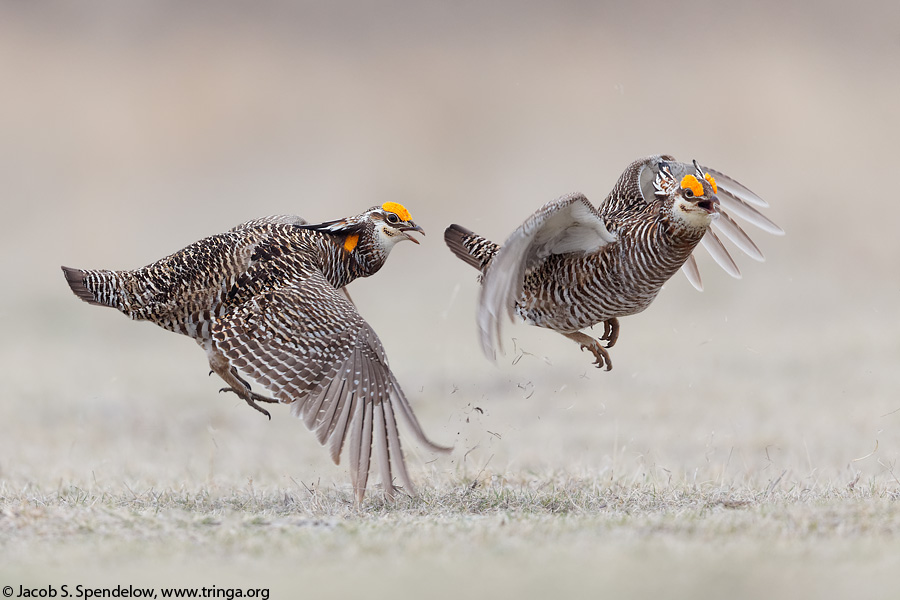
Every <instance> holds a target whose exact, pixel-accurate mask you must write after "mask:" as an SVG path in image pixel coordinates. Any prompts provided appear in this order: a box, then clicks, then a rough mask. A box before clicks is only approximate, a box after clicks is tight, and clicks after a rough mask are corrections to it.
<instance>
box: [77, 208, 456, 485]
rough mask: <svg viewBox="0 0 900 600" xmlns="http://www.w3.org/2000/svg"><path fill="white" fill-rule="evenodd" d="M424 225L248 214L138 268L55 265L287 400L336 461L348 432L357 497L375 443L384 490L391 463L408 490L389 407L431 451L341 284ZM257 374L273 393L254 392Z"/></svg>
mask: <svg viewBox="0 0 900 600" xmlns="http://www.w3.org/2000/svg"><path fill="white" fill-rule="evenodd" d="M410 231H419V232H422V229H421V227H419V226H418V225H416V224H415V223H414V222H413V220H412V217H411V216H410V214H409V212H408V211H407V210H406V208H404V207H403V206H401V205H400V204H397V203H394V202H388V203H385V204H383V205H382V206H376V207H373V208H371V209H369V210H367V211H365V212H363V213H361V214H359V215H356V216H353V217H349V218H346V219H339V220H336V221H328V222H325V223H318V224H309V223H307V222H306V221H304V220H303V219H301V218H300V217H295V216H274V217H264V218H261V219H255V220H253V221H247V222H246V223H242V224H241V225H238V226H237V227H235V228H233V229H231V230H229V231H227V232H225V233H222V234H218V235H214V236H211V237H208V238H205V239H202V240H200V241H199V242H196V243H194V244H191V245H190V246H188V247H187V248H184V249H183V250H180V251H178V252H176V253H174V254H171V255H169V256H167V257H165V258H163V259H161V260H158V261H156V262H155V263H153V264H151V265H148V266H146V267H143V268H141V269H136V270H134V271H102V270H79V269H72V268H69V267H63V268H62V269H63V272H64V273H65V276H66V280H67V281H68V283H69V286H70V287H71V288H72V291H73V292H74V293H75V294H76V295H77V296H78V297H79V298H81V299H82V300H84V301H86V302H88V303H90V304H99V305H103V306H111V307H114V308H116V309H118V310H120V311H121V312H123V313H125V314H126V315H128V316H130V317H131V318H132V319H138V320H148V321H152V322H153V323H156V324H157V325H159V326H161V327H163V328H165V329H168V330H169V331H174V332H176V333H181V334H184V335H188V336H190V337H192V338H194V339H195V340H196V341H197V343H198V344H200V345H201V346H202V347H203V348H204V349H205V350H206V353H207V357H208V359H209V364H210V368H211V369H212V370H213V372H215V373H216V374H218V375H219V376H220V377H221V378H222V379H223V380H224V381H225V382H226V384H227V385H228V387H225V388H222V390H221V391H230V392H234V393H235V394H237V395H238V396H239V397H241V398H242V399H243V400H244V401H246V402H247V404H249V405H250V406H251V407H253V408H255V409H256V410H258V411H260V412H261V413H263V414H265V415H266V416H268V417H269V418H271V415H270V414H269V412H268V411H267V410H266V409H264V408H262V407H261V406H259V404H257V403H258V402H281V403H286V404H290V405H291V407H292V412H293V413H294V414H295V415H296V416H298V417H300V418H302V419H303V420H304V422H305V423H306V425H307V427H309V428H310V429H312V430H313V431H314V432H315V434H316V437H317V439H318V440H319V442H320V443H321V444H323V445H324V444H326V443H328V448H329V452H330V454H331V458H332V460H334V462H335V463H338V462H339V460H340V456H341V452H342V449H343V447H344V442H345V440H346V439H347V436H348V434H349V438H350V448H349V452H350V478H351V482H352V484H353V488H354V492H355V495H356V498H357V501H359V502H361V501H362V499H363V497H364V496H365V491H366V484H367V481H368V475H369V462H370V457H371V452H372V449H373V448H374V449H375V454H376V462H377V464H378V468H379V471H380V473H381V479H382V485H383V487H384V492H385V495H386V496H387V497H389V498H390V497H393V494H394V490H395V488H394V483H393V476H392V464H393V467H394V468H396V470H397V473H398V475H399V478H400V480H401V483H402V485H403V486H404V487H405V489H406V490H407V491H408V492H409V493H415V488H414V486H413V484H412V481H411V479H410V476H409V473H408V471H407V469H406V464H405V460H404V457H403V452H402V449H401V446H400V437H399V432H398V430H397V419H396V417H395V412H399V413H400V414H401V415H402V417H403V420H405V421H406V424H407V425H408V426H409V429H410V430H411V431H412V433H413V435H414V436H415V437H416V439H417V440H418V441H419V443H420V444H422V445H423V446H425V447H427V448H428V449H430V450H432V451H435V452H446V451H449V448H445V447H442V446H439V445H437V444H434V443H433V442H431V441H430V440H429V439H428V438H427V437H426V436H425V433H424V432H423V430H422V427H421V425H420V424H419V422H418V420H417V419H416V417H415V415H414V414H413V411H412V408H411V406H410V405H409V402H408V401H407V399H406V396H405V395H404V393H403V390H402V389H401V388H400V384H399V383H398V382H397V379H396V378H395V377H394V374H393V373H392V372H391V370H390V367H389V366H388V360H387V356H386V355H385V352H384V348H383V347H382V345H381V341H380V340H379V339H378V336H377V335H376V334H375V332H374V331H373V330H372V328H371V327H370V326H369V324H368V323H366V321H365V320H364V319H363V318H362V317H361V316H360V314H359V313H358V312H357V310H356V307H355V306H354V305H353V303H352V301H351V300H350V297H349V295H347V294H346V291H345V286H346V285H347V284H349V283H350V282H352V281H353V280H354V279H356V278H357V277H368V276H369V275H373V274H374V273H376V272H377V271H378V270H379V269H380V268H381V267H382V265H384V263H385V261H386V260H387V257H388V254H389V253H390V251H391V249H392V248H393V246H394V245H395V244H396V243H397V242H400V241H402V240H411V241H413V242H415V243H417V244H418V243H419V242H418V240H416V239H415V238H414V237H412V236H411V235H410V233H409V232H410ZM241 374H244V375H246V376H248V377H251V378H253V379H254V380H256V381H257V382H258V383H259V384H260V385H262V386H263V387H264V388H265V389H267V390H268V391H269V392H270V393H271V394H272V395H273V396H274V398H269V397H266V396H263V395H260V394H257V393H256V392H253V391H251V389H250V385H249V384H248V383H247V382H246V381H245V380H244V379H243V378H242V377H241Z"/></svg>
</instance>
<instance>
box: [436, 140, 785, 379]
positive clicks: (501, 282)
mask: <svg viewBox="0 0 900 600" xmlns="http://www.w3.org/2000/svg"><path fill="white" fill-rule="evenodd" d="M753 206H761V207H765V206H767V204H766V203H765V202H764V201H763V200H762V199H761V198H759V196H757V195H756V194H754V193H753V192H751V191H750V190H748V189H747V188H745V187H744V186H743V185H741V184H739V183H738V182H736V181H735V180H733V179H731V178H729V177H727V176H726V175H723V174H722V173H719V172H718V171H714V170H712V169H707V168H705V167H701V166H699V165H698V164H697V162H696V161H694V163H693V165H688V164H685V163H679V162H675V159H674V158H673V157H671V156H665V155H662V156H650V157H647V158H643V159H641V160H638V161H635V162H634V163H632V164H631V165H629V166H628V168H627V169H625V172H624V173H622V175H621V177H619V181H618V182H617V183H616V185H615V187H613V190H612V192H610V194H609V196H607V198H606V200H605V201H604V202H603V203H602V204H601V205H600V206H599V207H598V208H595V207H594V206H593V205H591V203H590V202H588V200H587V198H585V197H584V196H582V195H581V194H572V195H569V196H563V197H562V198H559V199H557V200H554V201H553V202H550V203H548V204H546V205H544V206H543V207H541V208H540V209H539V210H538V211H537V212H536V213H534V214H533V215H531V216H530V217H529V218H528V219H527V220H526V221H525V223H523V224H522V226H521V227H519V228H518V229H516V230H515V231H514V232H513V233H512V235H510V236H509V238H508V239H507V240H506V242H505V243H504V244H503V246H502V247H501V246H499V245H498V244H495V243H493V242H491V241H489V240H487V239H485V238H484V237H482V236H480V235H477V234H475V233H472V232H471V231H469V230H468V229H465V228H464V227H460V226H459V225H451V226H450V227H448V228H447V230H446V231H445V232H444V239H445V241H446V242H447V245H448V246H449V247H450V250H452V251H453V253H454V254H456V256H458V257H459V258H461V259H462V260H463V261H465V262H466V263H468V264H470V265H472V266H473V267H475V268H476V269H478V270H480V271H481V273H482V288H481V294H480V297H479V301H478V311H477V321H478V328H479V333H480V339H481V345H482V348H483V349H484V352H485V354H487V356H488V357H490V358H493V357H494V356H495V355H496V350H497V349H499V348H500V327H501V323H502V322H503V320H504V319H506V318H512V317H513V315H514V314H518V315H519V316H520V317H521V318H523V319H524V320H525V322H526V323H528V324H531V325H537V326H538V327H546V328H548V329H553V330H555V331H558V332H559V333H561V334H563V335H564V336H566V337H568V338H569V339H571V340H574V341H575V342H577V343H578V344H580V345H581V349H582V350H589V351H590V352H591V353H592V354H593V355H594V358H595V359H596V360H595V364H596V365H597V367H602V366H604V365H606V370H607V371H608V370H610V369H611V368H612V363H611V362H610V359H609V353H608V352H607V351H606V348H611V347H612V346H613V345H614V344H615V343H616V339H617V338H618V334H619V321H618V317H624V316H627V315H633V314H635V313H639V312H641V311H642V310H644V309H645V308H647V306H649V305H650V303H651V302H652V301H653V299H654V298H655V297H656V295H657V294H658V293H659V291H660V289H661V288H662V286H663V284H664V283H665V282H666V281H667V280H668V279H669V278H670V277H671V276H672V275H674V274H675V271H677V270H678V269H679V268H681V269H682V270H684V272H685V274H686V275H687V277H688V279H689V280H690V282H691V283H692V284H693V285H694V287H696V288H697V289H698V290H699V289H702V286H701V282H700V273H699V271H698V269H697V263H696V262H695V261H694V257H693V256H692V252H693V251H694V248H695V247H696V246H697V244H698V243H702V244H703V246H704V247H705V248H706V249H707V250H708V251H709V252H710V254H712V256H713V258H714V259H715V260H716V262H717V263H718V264H719V265H721V266H722V267H723V268H724V269H725V270H726V271H727V272H728V273H730V274H731V275H732V276H734V277H740V270H739V269H738V267H737V265H736V264H735V262H734V260H733V259H732V258H731V256H730V255H729V253H728V250H726V249H725V246H724V245H723V244H722V242H721V241H720V240H719V238H718V236H717V235H716V233H715V231H716V230H718V231H720V232H721V233H723V234H724V235H725V236H726V237H727V238H728V239H730V240H731V241H732V242H734V243H735V245H736V246H737V247H738V248H740V249H741V250H743V251H744V252H745V253H746V254H747V255H749V256H750V257H751V258H754V259H756V260H760V261H761V260H763V255H762V252H760V250H759V248H757V246H756V244H754V243H753V241H752V240H751V239H750V237H749V236H748V235H747V234H746V233H745V232H744V230H743V229H741V227H740V226H739V225H738V224H737V223H736V222H735V221H734V220H733V219H732V218H731V217H730V216H729V214H728V212H726V211H730V212H731V213H733V214H734V215H736V216H738V217H741V218H743V219H744V220H746V221H747V222H748V223H752V224H753V225H755V226H757V227H759V228H760V229H762V230H764V231H767V232H769V233H773V234H776V235H781V234H783V233H784V232H783V231H782V230H781V228H780V227H778V226H777V225H775V224H774V223H773V222H772V221H770V220H769V219H767V218H766V217H764V216H763V215H762V214H760V213H759V212H758V211H757V210H756V209H755V208H753ZM598 323H603V324H604V333H603V336H602V337H601V338H600V340H596V339H594V338H592V337H590V336H588V335H586V334H584V333H582V332H581V331H580V330H582V329H584V328H586V327H591V326H593V325H596V324H598ZM601 341H606V342H607V345H606V348H604V347H603V345H601V343H600V342H601Z"/></svg>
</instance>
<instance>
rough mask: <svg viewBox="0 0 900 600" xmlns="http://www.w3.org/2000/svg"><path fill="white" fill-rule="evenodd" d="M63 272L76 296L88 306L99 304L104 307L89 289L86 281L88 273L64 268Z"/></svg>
mask: <svg viewBox="0 0 900 600" xmlns="http://www.w3.org/2000/svg"><path fill="white" fill-rule="evenodd" d="M62 270H63V273H64V274H65V276H66V282H67V283H68V284H69V287H70V288H72V291H73V292H74V293H75V295H76V296H78V297H79V298H81V299H82V300H84V301H85V302H87V303H88V304H98V305H101V306H102V303H101V302H99V301H97V297H96V296H94V293H93V292H92V291H91V290H90V289H88V284H87V279H86V275H87V273H85V272H84V271H82V270H81V269H73V268H71V267H63V268H62Z"/></svg>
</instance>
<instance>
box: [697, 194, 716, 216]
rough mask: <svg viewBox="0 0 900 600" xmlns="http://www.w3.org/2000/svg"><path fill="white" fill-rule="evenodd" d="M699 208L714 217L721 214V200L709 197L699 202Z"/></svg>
mask: <svg viewBox="0 0 900 600" xmlns="http://www.w3.org/2000/svg"><path fill="white" fill-rule="evenodd" d="M697 206H699V207H700V208H702V209H703V210H705V211H706V212H708V213H709V214H711V215H713V214H716V213H718V212H719V199H718V198H716V197H715V196H709V197H708V198H704V199H703V200H700V201H699V202H697Z"/></svg>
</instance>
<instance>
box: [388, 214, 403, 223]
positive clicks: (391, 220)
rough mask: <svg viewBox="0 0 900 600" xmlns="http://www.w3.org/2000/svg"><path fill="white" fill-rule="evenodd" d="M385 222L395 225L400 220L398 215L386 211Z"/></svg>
mask: <svg viewBox="0 0 900 600" xmlns="http://www.w3.org/2000/svg"><path fill="white" fill-rule="evenodd" d="M387 222H388V223H390V224H391V225H396V224H397V223H399V222H400V217H398V216H397V215H395V214H394V213H388V216H387Z"/></svg>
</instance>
